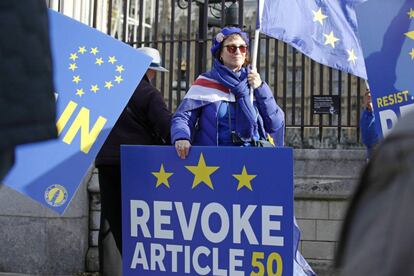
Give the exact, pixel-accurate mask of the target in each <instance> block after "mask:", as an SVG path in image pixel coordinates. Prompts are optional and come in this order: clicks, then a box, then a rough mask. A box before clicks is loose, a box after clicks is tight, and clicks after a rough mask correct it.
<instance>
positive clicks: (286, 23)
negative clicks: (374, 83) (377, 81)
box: [258, 0, 367, 79]
mask: <svg viewBox="0 0 414 276" xmlns="http://www.w3.org/2000/svg"><path fill="white" fill-rule="evenodd" d="M364 1H365V0H335V1H322V0H289V1H287V0H259V12H258V14H259V18H258V27H260V32H262V33H264V34H266V35H269V36H272V37H274V38H277V39H280V40H282V41H284V42H286V43H288V44H290V45H292V46H293V47H295V48H296V49H298V50H299V51H300V52H302V53H304V54H305V55H307V56H308V57H310V58H311V59H313V60H315V61H316V62H319V63H321V64H324V65H327V66H330V67H332V68H335V69H338V70H341V71H345V72H348V73H350V74H353V75H356V76H359V77H361V78H364V79H367V74H366V70H365V63H364V58H363V55H362V50H361V47H360V43H359V40H358V32H357V21H356V15H355V10H354V6H355V4H357V3H358V2H364Z"/></svg>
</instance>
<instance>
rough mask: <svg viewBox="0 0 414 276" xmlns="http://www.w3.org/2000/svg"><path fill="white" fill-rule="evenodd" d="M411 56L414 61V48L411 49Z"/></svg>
mask: <svg viewBox="0 0 414 276" xmlns="http://www.w3.org/2000/svg"><path fill="white" fill-rule="evenodd" d="M410 56H411V59H414V48H412V49H411V52H410Z"/></svg>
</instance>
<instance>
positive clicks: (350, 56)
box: [346, 49, 358, 65]
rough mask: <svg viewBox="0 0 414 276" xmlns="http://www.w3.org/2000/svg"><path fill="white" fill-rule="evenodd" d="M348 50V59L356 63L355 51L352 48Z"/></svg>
mask: <svg viewBox="0 0 414 276" xmlns="http://www.w3.org/2000/svg"><path fill="white" fill-rule="evenodd" d="M346 51H347V52H348V61H349V62H352V63H353V64H354V65H355V63H356V60H357V59H358V58H357V56H356V55H355V51H354V49H351V50H346Z"/></svg>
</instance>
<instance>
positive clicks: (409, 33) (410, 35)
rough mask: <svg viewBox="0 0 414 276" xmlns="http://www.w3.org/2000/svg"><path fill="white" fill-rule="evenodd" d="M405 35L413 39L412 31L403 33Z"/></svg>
mask: <svg viewBox="0 0 414 276" xmlns="http://www.w3.org/2000/svg"><path fill="white" fill-rule="evenodd" d="M405 35H406V36H408V37H409V38H411V39H413V40H414V31H411V32H408V33H405Z"/></svg>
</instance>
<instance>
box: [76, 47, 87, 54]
mask: <svg viewBox="0 0 414 276" xmlns="http://www.w3.org/2000/svg"><path fill="white" fill-rule="evenodd" d="M85 52H86V48H85V46H82V47H79V50H78V53H81V54H84V53H85Z"/></svg>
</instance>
